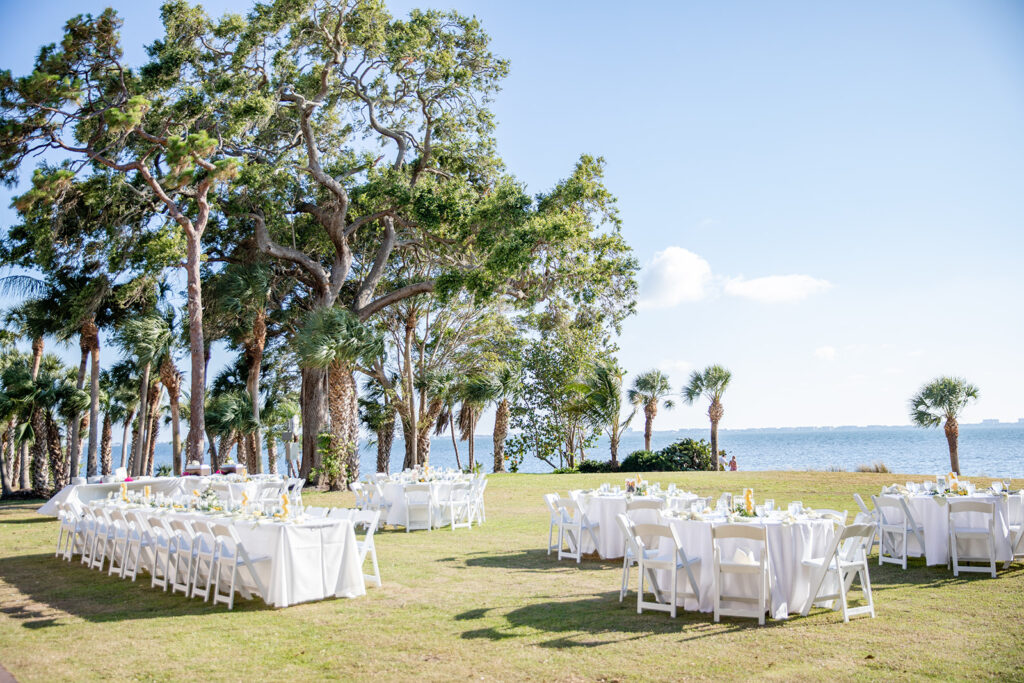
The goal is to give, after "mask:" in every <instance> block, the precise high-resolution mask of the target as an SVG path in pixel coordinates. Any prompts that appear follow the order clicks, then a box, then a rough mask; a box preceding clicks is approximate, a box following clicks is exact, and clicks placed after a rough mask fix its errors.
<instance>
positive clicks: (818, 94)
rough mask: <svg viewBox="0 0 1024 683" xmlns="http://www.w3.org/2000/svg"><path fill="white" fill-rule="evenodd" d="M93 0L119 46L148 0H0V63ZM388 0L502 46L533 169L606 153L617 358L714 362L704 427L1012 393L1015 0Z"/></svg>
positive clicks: (1019, 104) (791, 421) (1019, 239)
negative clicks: (472, 25)
mask: <svg viewBox="0 0 1024 683" xmlns="http://www.w3.org/2000/svg"><path fill="white" fill-rule="evenodd" d="M108 4H113V6H115V7H117V8H118V9H119V11H120V12H121V13H122V16H123V17H124V19H125V29H124V32H123V35H124V40H125V47H126V52H127V54H128V57H129V59H130V60H131V61H134V62H136V63H138V62H139V61H141V59H142V57H143V53H142V46H143V45H144V44H145V43H147V42H149V41H151V40H152V39H154V38H156V37H157V36H158V35H159V31H160V27H159V23H158V12H159V3H157V2H127V1H119V2H113V3H103V2H92V1H91V0H77V1H74V2H72V1H68V0H52V1H47V0H38V1H37V2H32V3H25V2H9V1H7V0H2V1H0V66H2V67H3V68H10V69H12V70H13V71H14V72H15V73H16V74H21V73H24V72H26V71H27V70H29V69H30V67H31V64H32V60H33V58H34V56H35V54H36V52H37V50H38V48H39V46H40V45H41V44H43V43H44V42H50V41H53V40H57V39H58V38H59V36H60V32H61V27H62V25H63V22H64V21H65V20H66V19H67V18H68V17H70V16H71V15H73V14H75V13H78V12H86V11H91V12H98V11H100V10H101V9H102V8H103V7H105V6H107V5H108ZM204 4H205V6H206V7H207V9H208V10H209V11H210V12H211V13H213V14H219V13H221V12H222V11H224V10H228V9H231V10H234V11H244V10H245V9H246V8H247V7H248V2H241V1H238V2H230V1H226V0H218V1H210V2H206V3H204ZM389 6H390V7H391V9H392V11H393V13H395V14H404V13H405V12H407V11H408V10H409V9H411V8H412V7H425V6H433V7H438V8H442V9H444V8H449V7H452V8H455V9H458V10H459V11H461V12H463V13H467V14H474V15H476V16H477V17H478V18H479V19H480V20H481V21H482V23H483V25H484V27H485V29H486V30H487V31H488V32H489V33H490V34H491V36H492V37H493V49H494V51H495V52H496V53H497V54H499V55H501V56H503V57H506V58H508V59H509V60H510V61H511V68H512V70H511V75H510V76H509V78H508V79H507V81H506V82H505V84H504V88H503V90H502V92H501V93H500V94H499V95H498V96H497V99H496V102H495V104H494V110H495V112H496V113H497V116H498V119H499V121H500V125H499V129H498V142H499V151H500V152H501V154H502V155H503V157H504V158H505V160H506V162H507V164H508V167H509V169H510V170H511V171H512V172H514V173H515V174H516V175H517V176H518V177H519V178H520V179H521V180H523V181H524V182H526V183H527V184H528V186H529V188H530V189H531V191H542V190H544V189H546V188H548V187H550V186H551V185H552V184H553V183H554V182H556V181H557V180H558V179H559V178H562V177H564V176H565V175H566V174H567V173H568V172H569V171H570V169H571V167H572V164H573V162H574V161H575V160H576V159H577V157H578V156H579V155H580V154H581V153H591V154H595V155H601V156H603V157H604V158H605V159H606V160H607V163H608V167H607V177H606V180H607V184H608V186H609V188H610V189H611V190H612V192H614V193H615V194H616V195H617V196H618V197H619V203H620V208H621V211H622V218H623V221H624V231H625V234H626V237H627V238H628V240H629V242H630V243H631V244H632V245H633V247H634V248H635V250H636V253H637V255H638V257H639V258H640V260H641V262H642V263H643V264H644V271H643V273H642V275H641V311H640V313H639V315H637V316H636V317H634V318H632V319H630V320H629V321H628V322H627V323H626V326H625V330H624V334H623V336H622V338H621V340H620V346H621V354H620V360H621V362H622V364H623V365H624V367H625V368H626V369H627V370H628V371H629V372H630V373H631V374H632V373H635V372H639V371H642V370H645V369H648V368H650V367H661V368H662V369H664V370H666V371H668V372H669V373H670V374H671V377H672V379H673V382H674V385H675V386H679V385H681V384H682V383H683V382H684V381H685V378H686V376H687V374H688V372H689V371H690V370H691V369H693V368H695V367H702V366H704V365H707V364H710V363H722V364H724V365H726V366H728V367H729V368H731V369H732V370H733V374H734V378H733V385H732V387H731V388H730V389H729V392H728V393H727V395H726V399H725V407H726V414H725V419H724V421H723V427H734V428H739V427H760V426H797V425H842V424H905V423H907V421H908V418H907V411H906V401H907V399H908V398H909V396H910V395H911V394H913V392H914V391H915V390H916V389H917V388H918V387H919V386H920V385H921V384H922V383H924V382H925V381H927V380H928V379H930V378H932V377H934V376H936V375H939V374H958V375H964V376H966V377H968V378H969V379H970V380H972V381H973V382H975V383H976V384H978V385H979V386H980V388H981V400H980V401H979V402H978V404H977V405H976V406H974V407H972V408H970V409H968V411H967V413H966V419H967V420H968V421H977V420H980V419H982V418H993V417H994V418H1000V419H1003V420H1016V419H1017V418H1018V417H1024V392H1021V391H1020V383H1021V379H1022V378H1024V355H1022V353H1021V347H1022V341H1024V322H1022V321H1024V316H1022V315H1021V302H1022V300H1024V275H1022V273H1021V262H1022V257H1024V202H1022V201H1021V198H1022V196H1024V125H1022V122H1024V3H1020V2H1014V1H1011V0H1004V1H998V0H991V1H990V0H978V1H975V2H942V1H939V0H926V1H920V2H913V1H909V0H908V1H905V2H900V3H891V2H881V1H878V2H795V1H787V2H753V1H750V2H731V1H721V2H700V3H698V2H666V3H655V2H647V3H635V4H633V5H630V7H629V11H624V10H623V7H622V5H621V3H614V4H613V3H610V2H569V1H560V2H532V1H524V2H517V3H508V2H491V1H488V2H470V1H466V2H406V1H402V2H390V3H389ZM9 197H10V193H7V192H0V219H2V220H3V221H4V223H6V222H8V221H9V220H10V212H9V211H8V210H7V209H6V207H7V204H8V203H9ZM65 353H66V354H67V355H68V357H70V356H71V355H73V351H72V350H68V351H66V352H65ZM108 354H109V357H110V358H112V352H108ZM704 424H706V417H705V415H704V408H703V406H700V407H692V408H690V407H684V408H677V409H676V410H674V411H672V412H667V413H662V416H661V417H659V420H658V423H657V426H658V427H659V428H664V429H668V428H678V427H688V426H703V425H704ZM489 426H490V425H489V424H488V421H487V420H484V421H482V422H481V424H480V428H479V431H481V432H484V431H486V430H487V429H489ZM637 426H639V425H637Z"/></svg>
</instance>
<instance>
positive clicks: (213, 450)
mask: <svg viewBox="0 0 1024 683" xmlns="http://www.w3.org/2000/svg"><path fill="white" fill-rule="evenodd" d="M213 441H214V439H213V434H210V432H206V443H207V444H208V447H209V449H210V471H211V472H216V471H217V468H216V467H214V465H215V464H216V463H219V462H220V457H219V456H218V455H217V447H216V446H215V445H214V443H213ZM189 443H191V442H189ZM196 459H197V460H198V461H199V462H200V463H201V462H202V461H203V454H202V452H200V454H199V456H198V457H197V458H196Z"/></svg>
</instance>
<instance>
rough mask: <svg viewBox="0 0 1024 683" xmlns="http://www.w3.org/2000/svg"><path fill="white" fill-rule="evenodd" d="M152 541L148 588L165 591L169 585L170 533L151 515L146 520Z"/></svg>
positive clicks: (160, 520) (160, 521)
mask: <svg viewBox="0 0 1024 683" xmlns="http://www.w3.org/2000/svg"><path fill="white" fill-rule="evenodd" d="M147 522H148V524H149V536H150V538H151V539H153V563H152V565H150V567H149V587H150V588H156V587H157V586H160V587H161V588H163V589H164V591H166V590H167V588H168V585H169V583H170V563H171V545H172V542H173V541H172V532H171V530H170V529H169V528H168V527H167V525H166V524H164V521H163V520H162V519H160V518H159V517H157V516H156V515H153V516H152V517H150V518H149V519H148V520H147Z"/></svg>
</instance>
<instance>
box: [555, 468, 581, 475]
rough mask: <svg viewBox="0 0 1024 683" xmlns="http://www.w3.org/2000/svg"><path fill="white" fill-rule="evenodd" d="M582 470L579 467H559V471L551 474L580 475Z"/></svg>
mask: <svg viewBox="0 0 1024 683" xmlns="http://www.w3.org/2000/svg"><path fill="white" fill-rule="evenodd" d="M579 473H580V468H578V467H559V468H558V469H556V470H554V471H552V472H551V474H579Z"/></svg>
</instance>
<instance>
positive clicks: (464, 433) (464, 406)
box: [456, 375, 496, 471]
mask: <svg viewBox="0 0 1024 683" xmlns="http://www.w3.org/2000/svg"><path fill="white" fill-rule="evenodd" d="M456 391H457V393H456V395H457V396H458V398H459V401H460V403H461V405H460V407H459V432H460V436H461V438H462V439H464V440H466V441H468V450H469V457H468V464H469V469H470V471H472V470H473V469H474V468H475V467H476V454H475V451H476V449H475V441H476V438H475V437H476V423H477V422H478V421H479V420H480V414H481V413H483V411H484V408H485V407H486V406H487V404H488V403H490V402H491V401H493V400H494V397H495V393H496V390H495V386H494V382H493V381H492V380H491V378H490V377H487V376H486V375H471V376H470V377H468V378H466V379H465V380H463V381H462V382H460V383H459V385H458V389H457V390H456Z"/></svg>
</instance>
